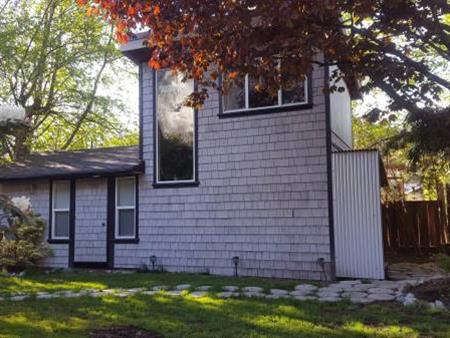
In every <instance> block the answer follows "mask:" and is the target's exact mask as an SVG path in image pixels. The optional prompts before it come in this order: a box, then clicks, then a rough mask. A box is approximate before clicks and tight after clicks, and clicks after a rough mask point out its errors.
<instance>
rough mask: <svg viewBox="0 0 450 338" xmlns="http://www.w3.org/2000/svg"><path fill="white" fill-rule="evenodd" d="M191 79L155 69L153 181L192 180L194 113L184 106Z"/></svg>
mask: <svg viewBox="0 0 450 338" xmlns="http://www.w3.org/2000/svg"><path fill="white" fill-rule="evenodd" d="M193 91H194V82H193V81H192V80H186V81H184V80H183V76H182V75H173V74H172V72H171V71H158V72H156V90H155V92H156V98H155V99H156V127H157V128H156V133H155V134H156V135H155V137H156V157H155V159H156V161H155V166H156V183H189V182H194V181H195V112H194V109H192V108H190V107H187V106H185V105H184V102H185V100H186V98H187V97H188V95H189V94H191V93H192V92H193Z"/></svg>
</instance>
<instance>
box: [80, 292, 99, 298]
mask: <svg viewBox="0 0 450 338" xmlns="http://www.w3.org/2000/svg"><path fill="white" fill-rule="evenodd" d="M80 296H84V295H82V294H80ZM89 296H90V297H94V298H97V297H103V296H105V294H104V293H103V292H91V293H90V294H89Z"/></svg>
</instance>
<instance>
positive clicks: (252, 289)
mask: <svg viewBox="0 0 450 338" xmlns="http://www.w3.org/2000/svg"><path fill="white" fill-rule="evenodd" d="M243 291H244V292H262V291H263V288H260V287H259V286H247V287H245V288H243Z"/></svg>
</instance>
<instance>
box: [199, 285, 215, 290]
mask: <svg viewBox="0 0 450 338" xmlns="http://www.w3.org/2000/svg"><path fill="white" fill-rule="evenodd" d="M211 287H212V286H211V285H202V286H199V287H197V288H195V290H197V291H209V290H210V289H211Z"/></svg>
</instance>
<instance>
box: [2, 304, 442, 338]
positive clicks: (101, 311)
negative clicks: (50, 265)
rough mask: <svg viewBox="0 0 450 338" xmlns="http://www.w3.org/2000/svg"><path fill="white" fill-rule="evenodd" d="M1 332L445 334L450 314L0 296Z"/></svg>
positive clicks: (384, 308) (339, 307)
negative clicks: (131, 329) (124, 329)
mask: <svg viewBox="0 0 450 338" xmlns="http://www.w3.org/2000/svg"><path fill="white" fill-rule="evenodd" d="M5 304H6V307H5V306H3V307H2V308H0V336H2V337H3V336H5V337H9V336H11V337H13V336H15V337H17V336H19V337H82V336H86V335H87V334H88V332H89V330H90V329H93V328H101V327H109V326H117V325H133V326H136V327H140V328H143V329H147V330H151V331H154V332H159V333H160V334H162V335H163V336H165V337H202V338H206V337H208V338H209V337H312V338H315V337H333V338H334V337H416V336H437V337H439V336H440V337H448V336H449V334H450V316H449V315H448V314H439V315H437V314H431V313H428V312H424V311H418V310H415V311H413V310H405V309H403V308H399V307H398V308H397V307H394V306H390V305H370V306H359V305H358V306H357V305H352V304H347V303H339V304H321V303H317V302H297V301H290V300H278V301H268V300H259V299H233V300H221V299H215V298H210V297H205V298H199V299H194V298H190V297H170V296H165V295H158V296H154V297H149V296H136V297H130V298H126V299H121V298H111V297H108V298H104V299H92V298H80V299H53V300H40V301H27V302H22V303H11V302H8V303H4V305H5Z"/></svg>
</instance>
